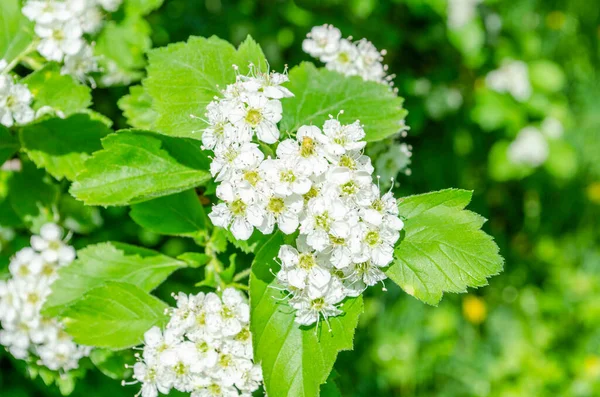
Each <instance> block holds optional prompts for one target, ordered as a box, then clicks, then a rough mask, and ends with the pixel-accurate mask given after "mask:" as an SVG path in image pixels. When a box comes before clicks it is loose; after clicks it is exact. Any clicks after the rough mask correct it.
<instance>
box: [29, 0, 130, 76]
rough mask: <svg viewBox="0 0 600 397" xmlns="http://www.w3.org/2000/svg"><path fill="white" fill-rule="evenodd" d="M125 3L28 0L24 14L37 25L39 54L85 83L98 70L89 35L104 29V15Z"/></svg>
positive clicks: (119, 1) (86, 0)
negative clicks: (60, 64) (102, 27)
mask: <svg viewBox="0 0 600 397" xmlns="http://www.w3.org/2000/svg"><path fill="white" fill-rule="evenodd" d="M121 1H122V0H27V1H26V2H25V4H24V6H23V9H22V11H23V15H25V16H26V17H27V18H28V19H30V20H31V21H33V22H35V28H34V30H35V33H36V35H37V36H38V37H39V43H38V45H37V50H38V52H39V53H40V54H41V55H42V56H43V57H44V58H46V59H47V60H49V61H56V62H64V65H63V68H62V73H64V74H70V75H72V76H74V77H76V78H78V79H80V80H82V81H84V80H85V79H86V76H87V75H88V74H89V73H92V72H97V71H98V64H97V59H96V58H95V57H94V53H93V48H92V46H91V44H90V43H88V42H87V41H86V35H91V34H95V33H96V32H97V31H98V30H99V29H100V27H101V26H102V20H103V12H113V11H116V10H117V9H118V8H119V6H120V4H121Z"/></svg>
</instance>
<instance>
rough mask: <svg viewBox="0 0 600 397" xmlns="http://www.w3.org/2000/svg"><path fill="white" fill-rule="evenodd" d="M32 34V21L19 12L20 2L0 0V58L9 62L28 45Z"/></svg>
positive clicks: (16, 0)
mask: <svg viewBox="0 0 600 397" xmlns="http://www.w3.org/2000/svg"><path fill="white" fill-rule="evenodd" d="M33 36H34V35H33V23H32V22H30V21H29V20H28V19H27V18H26V17H25V16H24V15H23V14H22V13H21V2H20V1H19V0H2V1H0V59H4V60H5V61H6V62H7V63H10V62H11V61H12V60H14V59H15V58H17V57H18V56H19V55H21V54H22V53H23V52H24V51H25V50H26V49H27V47H29V45H30V44H31V42H32V41H33Z"/></svg>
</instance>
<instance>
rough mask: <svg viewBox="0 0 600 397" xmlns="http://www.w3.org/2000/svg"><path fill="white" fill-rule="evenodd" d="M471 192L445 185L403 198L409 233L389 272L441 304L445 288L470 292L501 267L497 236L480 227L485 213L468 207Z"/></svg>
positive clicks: (401, 207)
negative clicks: (492, 236) (435, 189)
mask: <svg viewBox="0 0 600 397" xmlns="http://www.w3.org/2000/svg"><path fill="white" fill-rule="evenodd" d="M470 199H471V192H468V191H464V190H445V191H440V192H434V193H426V194H421V195H416V196H410V197H407V198H405V199H403V200H401V201H400V203H399V205H398V209H399V210H400V215H401V216H403V217H404V218H406V221H405V229H404V230H405V231H406V234H405V236H404V238H403V239H402V241H401V242H400V244H399V245H398V246H397V247H396V249H395V251H394V256H395V258H396V259H395V261H394V263H393V264H392V265H391V266H390V267H389V269H388V270H387V271H386V273H387V275H388V276H389V277H390V278H391V279H392V280H393V281H394V282H396V283H397V284H398V285H400V286H401V287H402V288H403V289H404V290H405V291H406V292H407V293H409V294H410V295H414V296H415V297H416V298H418V299H421V300H422V301H424V302H426V303H429V304H431V305H435V304H437V303H438V302H439V301H440V300H441V298H442V295H443V293H444V292H466V290H467V287H480V286H483V285H486V284H487V278H488V277H490V276H493V275H496V274H498V273H499V272H500V271H501V270H502V264H503V259H502V257H501V256H500V255H499V254H498V246H496V244H495V243H494V242H493V240H492V238H491V237H490V236H488V235H487V234H485V233H484V232H483V231H481V230H480V228H481V226H482V225H483V223H484V222H485V219H483V218H482V217H481V216H479V215H477V214H475V213H473V212H471V211H467V210H464V207H465V206H466V205H467V204H468V202H469V201H470Z"/></svg>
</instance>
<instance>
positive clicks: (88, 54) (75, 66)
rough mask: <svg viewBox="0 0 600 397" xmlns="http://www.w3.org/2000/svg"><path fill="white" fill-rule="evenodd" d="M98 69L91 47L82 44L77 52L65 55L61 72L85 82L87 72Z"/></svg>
mask: <svg viewBox="0 0 600 397" xmlns="http://www.w3.org/2000/svg"><path fill="white" fill-rule="evenodd" d="M98 71H99V69H98V63H97V61H96V58H95V57H94V51H93V49H92V47H91V46H89V45H83V46H82V47H81V49H80V50H79V51H78V52H77V53H75V54H72V55H66V56H65V64H64V65H63V67H62V69H61V74H69V75H71V76H73V77H75V78H76V79H78V80H79V81H81V82H85V81H86V79H87V75H88V74H90V73H94V72H98Z"/></svg>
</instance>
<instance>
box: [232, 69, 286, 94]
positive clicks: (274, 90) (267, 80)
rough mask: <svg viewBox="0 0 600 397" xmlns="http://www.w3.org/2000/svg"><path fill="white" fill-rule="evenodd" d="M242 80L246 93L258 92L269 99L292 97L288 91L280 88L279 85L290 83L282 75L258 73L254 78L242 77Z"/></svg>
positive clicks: (284, 75)
mask: <svg viewBox="0 0 600 397" xmlns="http://www.w3.org/2000/svg"><path fill="white" fill-rule="evenodd" d="M242 80H243V83H242V87H243V88H244V89H245V90H246V91H247V92H259V93H262V94H263V95H264V96H266V97H267V98H271V99H281V98H290V97H293V96H294V94H292V92H291V91H290V90H288V89H287V88H285V87H282V86H281V84H283V83H287V82H288V81H290V79H289V78H288V76H287V75H286V74H283V73H276V72H271V73H258V74H257V75H256V76H254V77H250V78H244V77H243V76H242Z"/></svg>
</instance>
